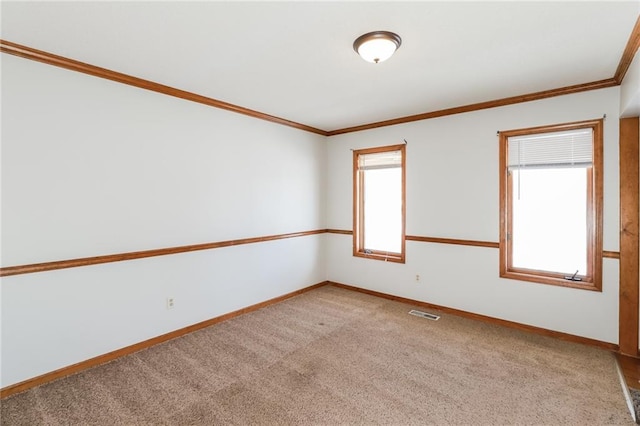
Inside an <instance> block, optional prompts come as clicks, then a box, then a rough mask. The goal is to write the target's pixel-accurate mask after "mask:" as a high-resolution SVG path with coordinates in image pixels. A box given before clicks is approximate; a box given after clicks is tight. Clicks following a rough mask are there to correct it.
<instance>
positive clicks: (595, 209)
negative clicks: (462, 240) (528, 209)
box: [499, 119, 604, 291]
mask: <svg viewBox="0 0 640 426" xmlns="http://www.w3.org/2000/svg"><path fill="white" fill-rule="evenodd" d="M603 126H604V120H603V119H599V120H587V121H578V122H572V123H564V124H555V125H549V126H538V127H530V128H526V129H517V130H508V131H501V132H500V165H499V167H500V277H502V278H509V279H516V280H520V281H529V282H535V283H541V284H550V285H556V286H561V287H571V288H579V289H584V290H592V291H602V205H603V161H602V155H603V154H602V153H603ZM586 128H591V129H592V130H593V166H592V167H590V168H588V169H587V275H580V277H581V278H582V281H570V280H566V279H565V278H564V274H559V273H553V272H550V271H540V270H533V269H525V268H514V267H512V266H511V256H512V246H511V244H510V243H509V241H508V239H507V235H508V233H511V229H512V220H513V218H512V213H513V212H512V210H513V209H511V208H508V206H510V205H511V203H510V195H511V194H512V192H513V191H512V188H511V184H512V179H511V178H509V173H508V172H507V167H508V166H507V163H508V157H507V154H508V153H507V149H508V140H509V137H511V136H522V135H530V134H537V133H550V132H558V131H563V130H576V129H586Z"/></svg>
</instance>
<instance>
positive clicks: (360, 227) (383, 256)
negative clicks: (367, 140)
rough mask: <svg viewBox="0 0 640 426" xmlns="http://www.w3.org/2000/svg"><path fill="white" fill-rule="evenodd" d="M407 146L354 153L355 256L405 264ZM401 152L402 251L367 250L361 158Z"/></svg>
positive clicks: (393, 146)
mask: <svg viewBox="0 0 640 426" xmlns="http://www.w3.org/2000/svg"><path fill="white" fill-rule="evenodd" d="M405 147H406V145H392V146H384V147H377V148H368V149H360V150H354V151H353V255H354V256H357V257H364V258H367V259H375V260H383V261H389V262H397V263H405V223H406V206H405V204H406V203H405V200H406V191H405V182H406V149H405ZM392 151H400V153H401V157H402V159H401V184H402V188H401V194H402V225H401V235H400V242H401V250H400V252H399V253H395V252H387V251H381V250H376V249H369V248H366V249H365V244H364V236H365V232H364V231H365V225H366V219H365V217H364V197H363V194H364V187H365V185H366V182H365V179H364V171H363V170H360V167H359V164H360V161H359V160H360V156H361V155H366V154H375V153H382V152H392Z"/></svg>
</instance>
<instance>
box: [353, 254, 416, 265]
mask: <svg viewBox="0 0 640 426" xmlns="http://www.w3.org/2000/svg"><path fill="white" fill-rule="evenodd" d="M353 255H354V256H355V257H363V258H365V259H373V260H382V261H385V262H394V263H405V262H404V256H403V255H401V254H397V253H389V254H387V253H364V252H361V251H356V252H354V253H353Z"/></svg>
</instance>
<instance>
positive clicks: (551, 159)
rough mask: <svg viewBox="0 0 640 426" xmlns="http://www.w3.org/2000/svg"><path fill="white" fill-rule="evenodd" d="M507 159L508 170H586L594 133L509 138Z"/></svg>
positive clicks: (546, 134) (590, 157) (590, 130)
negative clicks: (578, 168) (577, 168)
mask: <svg viewBox="0 0 640 426" xmlns="http://www.w3.org/2000/svg"><path fill="white" fill-rule="evenodd" d="M508 155H509V159H508V160H509V164H508V167H509V169H510V170H513V169H525V168H565V167H588V166H591V165H592V164H593V130H592V129H591V128H589V129H576V130H566V131H561V132H552V133H539V134H534V135H524V136H511V137H510V138H509V142H508Z"/></svg>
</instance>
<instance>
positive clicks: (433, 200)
mask: <svg viewBox="0 0 640 426" xmlns="http://www.w3.org/2000/svg"><path fill="white" fill-rule="evenodd" d="M619 102H620V99H619V88H618V87H614V88H610V89H603V90H597V91H590V92H585V93H579V94H574V95H567V96H562V97H556V98H551V99H545V100H539V101H535V102H528V103H523V104H517V105H511V106H505V107H500V108H493V109H488V110H482V111H476V112H470V113H465V114H458V115H453V116H447V117H441V118H436V119H431V120H423V121H418V122H413V123H407V124H402V125H396V126H391V127H384V128H380V129H372V130H367V131H362V132H357V133H350V134H345V135H340V136H335V137H331V138H329V139H328V156H327V162H328V169H329V170H331V173H329V174H328V176H327V182H328V185H327V203H328V207H327V227H328V228H334V229H352V223H351V221H352V214H351V211H352V189H351V180H352V170H351V168H352V152H351V150H352V149H361V148H368V147H373V146H384V145H392V144H396V143H400V142H402V140H403V139H406V140H407V141H408V145H407V182H406V185H407V224H406V225H407V230H406V232H407V234H408V235H419V236H430V237H444V238H458V239H468V240H483V241H493V242H497V241H498V240H499V227H498V225H499V187H498V185H499V180H498V148H499V147H498V137H497V135H496V132H497V131H498V130H510V129H518V128H525V127H532V126H539V125H548V124H557V123H563V122H571V121H580V120H588V119H597V118H601V117H602V116H603V115H604V114H606V115H607V117H608V119H607V120H606V121H605V129H604V133H605V134H604V136H605V139H604V145H605V148H604V150H605V152H604V169H605V170H604V249H605V250H615V251H617V250H618V246H619V241H618V232H619V226H618V223H619V214H618V211H619V184H618V179H619V177H618V137H619V133H618V127H619V122H618V117H619ZM351 246H352V238H351V237H350V236H347V235H337V234H331V235H327V262H328V263H327V264H328V279H329V280H331V281H335V282H340V283H344V284H349V285H354V286H357V287H362V288H367V289H371V290H375V291H380V292H384V293H389V294H393V295H398V296H402V297H408V298H412V299H416V300H421V301H425V302H430V303H434V304H437V305H441V306H446V307H451V308H456V309H461V310H464V311H468V312H473V313H478V314H482V315H488V316H491V317H495V318H501V319H506V320H509V321H515V322H518V323H523V324H530V325H533V326H537V327H543V328H547V329H551V330H556V331H560V332H565V333H570V334H574V335H578V336H583V337H588V338H593V339H597V340H601V341H606V342H612V343H616V342H617V339H618V262H617V260H615V259H604V265H603V269H604V275H603V291H602V292H601V293H600V292H592V291H586V290H577V289H571V288H564V287H556V286H550V285H544V284H536V283H527V282H520V281H516V280H508V279H501V278H499V256H498V254H499V252H498V249H494V248H482V247H468V246H454V245H445V244H431V243H421V242H412V241H408V242H407V247H406V259H407V262H406V264H404V265H403V264H397V263H385V262H381V261H375V260H369V259H363V258H356V257H353V256H352V254H351ZM416 274H420V276H421V280H420V282H418V283H417V282H416V281H415V275H416Z"/></svg>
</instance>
